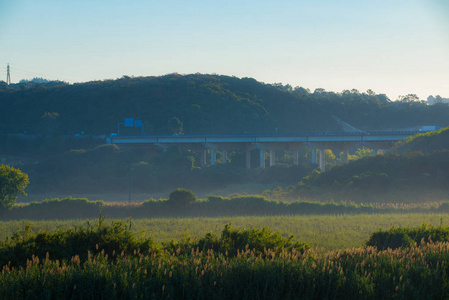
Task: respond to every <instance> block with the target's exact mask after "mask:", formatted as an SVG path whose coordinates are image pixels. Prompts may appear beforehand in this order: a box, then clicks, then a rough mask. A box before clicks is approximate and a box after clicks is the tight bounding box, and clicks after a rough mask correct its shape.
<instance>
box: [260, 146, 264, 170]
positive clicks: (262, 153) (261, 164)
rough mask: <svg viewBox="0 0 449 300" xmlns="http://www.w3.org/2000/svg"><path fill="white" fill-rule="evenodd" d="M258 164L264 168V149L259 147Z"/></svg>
mask: <svg viewBox="0 0 449 300" xmlns="http://www.w3.org/2000/svg"><path fill="white" fill-rule="evenodd" d="M259 166H260V167H261V168H262V169H263V168H265V150H263V149H260V164H259Z"/></svg>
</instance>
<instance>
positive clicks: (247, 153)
mask: <svg viewBox="0 0 449 300" xmlns="http://www.w3.org/2000/svg"><path fill="white" fill-rule="evenodd" d="M246 168H247V169H251V150H249V149H246Z"/></svg>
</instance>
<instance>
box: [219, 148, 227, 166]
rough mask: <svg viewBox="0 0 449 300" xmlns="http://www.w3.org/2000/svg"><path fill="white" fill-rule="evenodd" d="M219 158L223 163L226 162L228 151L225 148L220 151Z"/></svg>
mask: <svg viewBox="0 0 449 300" xmlns="http://www.w3.org/2000/svg"><path fill="white" fill-rule="evenodd" d="M221 159H222V163H223V164H227V163H228V151H226V150H223V151H221Z"/></svg>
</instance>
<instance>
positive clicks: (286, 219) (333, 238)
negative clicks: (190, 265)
mask: <svg viewBox="0 0 449 300" xmlns="http://www.w3.org/2000/svg"><path fill="white" fill-rule="evenodd" d="M95 221H97V220H90V222H91V223H94V222H95ZM86 222H87V221H86V220H65V221H32V222H29V221H26V220H23V221H7V222H0V239H1V240H3V239H5V238H6V237H7V236H11V235H12V234H13V233H15V232H17V231H20V230H23V228H24V226H25V225H27V224H30V223H31V225H32V226H31V229H32V230H33V231H40V230H49V231H57V230H60V229H67V228H73V227H75V226H77V227H79V226H81V225H85V224H86ZM129 222H131V230H133V231H134V232H136V233H145V235H146V236H151V237H153V238H154V240H155V241H156V242H157V243H160V242H162V241H169V240H171V239H174V240H179V239H180V238H182V237H183V236H184V235H190V236H191V237H202V236H204V235H205V233H206V232H210V231H212V232H215V233H217V234H218V233H220V232H221V231H222V230H223V228H224V226H225V224H229V223H231V224H232V227H235V228H250V227H251V228H259V229H261V228H263V227H267V228H269V229H272V230H275V231H278V232H279V233H280V234H282V235H283V236H286V237H288V236H291V235H293V236H294V237H295V239H297V240H300V241H302V242H307V243H309V244H310V245H311V246H312V247H320V248H323V249H324V250H337V249H347V248H352V247H362V246H364V245H365V243H366V241H367V240H368V239H369V237H370V235H371V233H372V232H374V231H376V230H379V229H388V228H391V227H392V226H396V227H398V226H418V225H421V224H423V223H426V224H428V225H434V226H437V225H440V224H442V225H444V226H447V225H449V214H378V215H367V214H360V215H335V216H268V217H255V216H251V217H220V218H154V219H138V220H128V221H127V223H129Z"/></svg>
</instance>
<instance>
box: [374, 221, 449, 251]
mask: <svg viewBox="0 0 449 300" xmlns="http://www.w3.org/2000/svg"><path fill="white" fill-rule="evenodd" d="M448 240H449V227H443V226H438V227H427V225H426V224H422V225H421V226H419V227H398V228H396V227H392V228H391V229H390V230H385V231H384V230H379V231H377V232H374V233H372V234H371V237H370V239H369V240H368V242H367V243H366V245H367V246H374V247H377V248H378V249H379V250H385V249H387V248H391V249H397V248H404V247H408V246H410V244H414V243H418V244H419V243H421V242H424V243H429V242H442V241H448Z"/></svg>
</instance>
